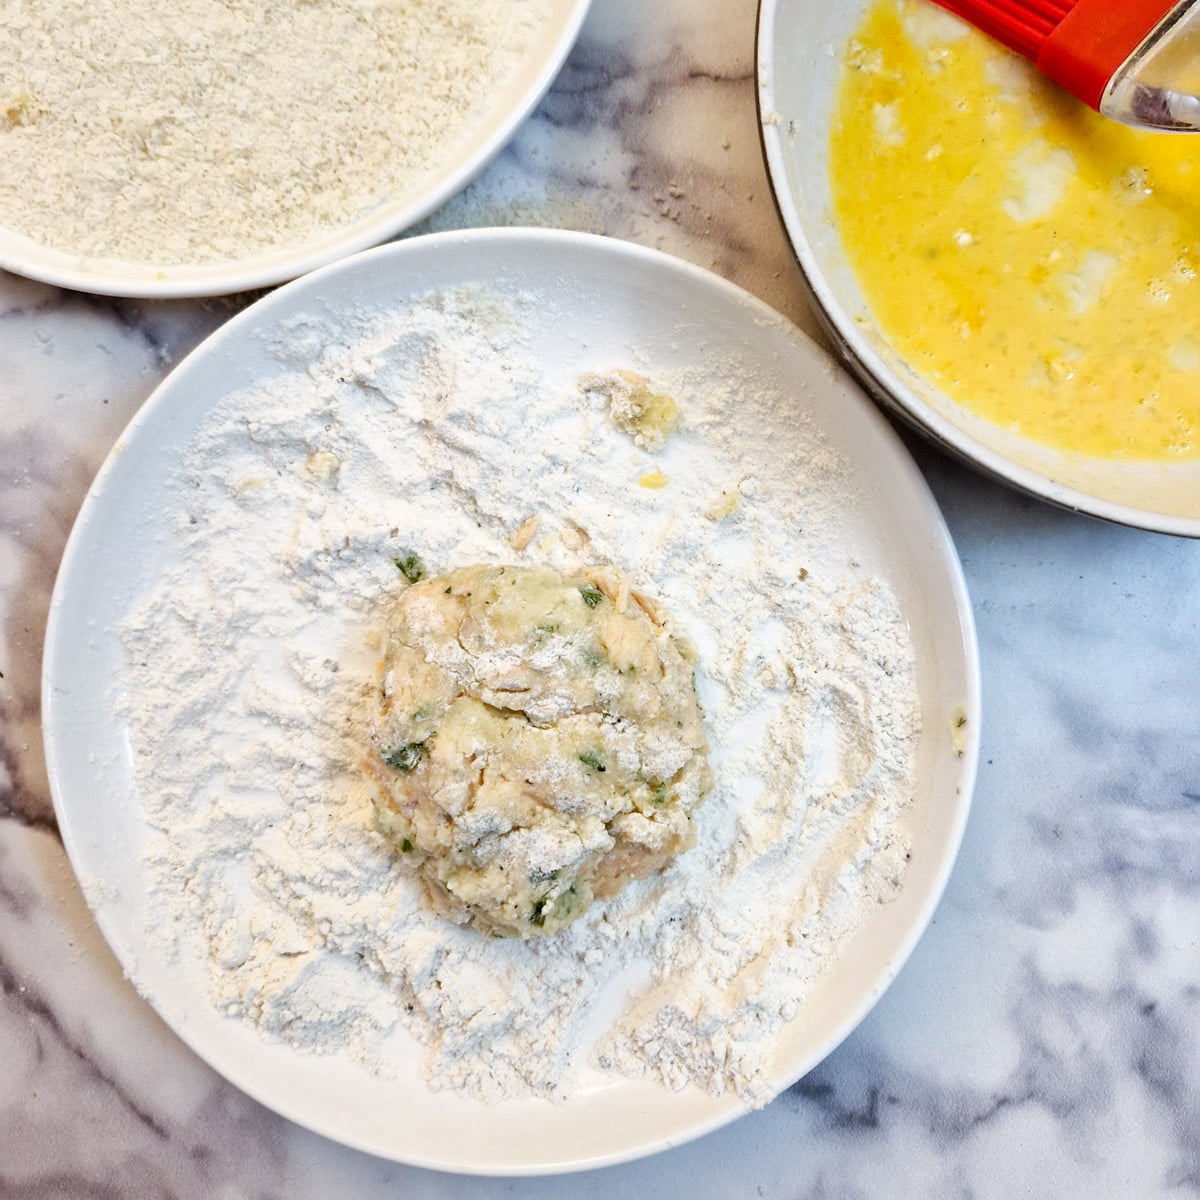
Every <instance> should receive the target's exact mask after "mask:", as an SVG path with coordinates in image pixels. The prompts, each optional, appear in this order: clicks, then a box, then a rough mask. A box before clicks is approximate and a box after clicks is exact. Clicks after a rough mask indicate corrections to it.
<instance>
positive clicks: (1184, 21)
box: [1039, 0, 1200, 133]
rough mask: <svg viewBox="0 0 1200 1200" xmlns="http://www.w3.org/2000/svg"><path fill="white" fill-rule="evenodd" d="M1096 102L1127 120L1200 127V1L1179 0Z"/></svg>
mask: <svg viewBox="0 0 1200 1200" xmlns="http://www.w3.org/2000/svg"><path fill="white" fill-rule="evenodd" d="M1039 66H1040V63H1039ZM1047 74H1049V72H1047ZM1052 78H1053V76H1052ZM1078 94H1079V93H1076V95H1078ZM1095 107H1097V108H1098V109H1099V110H1100V111H1101V112H1102V113H1103V114H1104V115H1105V116H1106V117H1111V118H1112V119H1113V120H1115V121H1122V122H1124V123H1125V124H1126V125H1138V126H1141V127H1143V128H1146V129H1162V130H1173V131H1176V132H1182V133H1200V4H1197V3H1196V2H1195V0H1180V3H1177V4H1175V5H1174V6H1173V7H1172V8H1171V10H1170V12H1168V13H1167V14H1166V16H1165V17H1164V18H1163V19H1162V20H1161V21H1160V22H1159V24H1158V25H1157V26H1156V27H1155V28H1154V29H1153V30H1152V31H1151V33H1150V34H1149V36H1148V37H1146V38H1145V39H1144V40H1143V41H1142V42H1141V44H1140V45H1138V46H1137V48H1136V49H1135V50H1134V51H1133V53H1132V54H1130V56H1129V57H1128V58H1127V59H1126V60H1125V62H1124V63H1123V64H1122V65H1121V66H1120V67H1118V68H1117V70H1116V71H1115V72H1113V74H1112V77H1111V78H1110V79H1109V80H1108V83H1107V85H1106V86H1105V87H1104V90H1103V92H1102V93H1101V95H1100V96H1099V99H1098V101H1097V102H1096V104H1095Z"/></svg>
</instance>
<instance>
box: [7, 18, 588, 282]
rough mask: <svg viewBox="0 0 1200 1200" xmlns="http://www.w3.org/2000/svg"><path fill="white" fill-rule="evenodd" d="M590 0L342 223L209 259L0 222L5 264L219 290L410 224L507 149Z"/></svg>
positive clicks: (46, 277) (323, 258)
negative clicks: (454, 133)
mask: <svg viewBox="0 0 1200 1200" xmlns="http://www.w3.org/2000/svg"><path fill="white" fill-rule="evenodd" d="M590 3H591V0H549V4H548V11H547V13H546V18H545V20H544V21H543V22H542V24H541V25H540V26H539V28H538V29H537V31H536V33H535V35H534V36H533V38H532V39H531V41H530V43H529V45H528V46H526V48H525V50H524V53H523V54H522V56H521V57H520V59H519V60H518V61H517V62H516V63H514V64H513V67H512V69H511V70H510V71H509V72H508V73H507V75H506V76H505V77H504V78H503V79H502V80H501V81H500V84H499V86H498V87H497V88H496V90H495V91H494V93H493V94H492V95H491V96H490V97H489V98H488V101H487V103H486V105H485V106H484V107H483V108H482V109H481V110H480V111H479V112H478V113H477V114H476V116H475V119H474V124H473V125H472V126H471V127H470V128H468V129H466V130H465V131H463V132H462V134H461V135H460V136H458V137H456V138H454V139H452V140H448V141H447V143H446V146H445V151H444V157H443V158H442V159H441V161H440V162H439V163H437V165H436V166H435V167H434V169H433V170H431V171H430V172H429V173H427V174H426V175H424V176H423V177H421V178H419V179H416V180H414V181H413V183H412V185H411V187H410V188H409V189H408V190H407V191H405V192H403V193H401V194H400V195H397V196H394V197H392V198H391V200H389V201H388V202H387V203H385V204H382V205H380V206H379V207H377V208H375V209H373V210H372V211H371V212H369V213H368V214H367V215H366V216H364V217H362V218H361V219H360V220H358V221H355V222H354V223H353V224H350V225H348V226H346V227H345V228H343V229H340V230H336V231H333V232H331V233H328V234H326V235H324V236H322V237H319V238H314V239H311V240H309V241H306V242H303V243H299V244H290V245H281V246H278V247H276V248H274V249H272V250H270V251H268V252H264V253H260V254H255V255H253V256H251V257H247V258H243V259H236V260H230V261H225V262H213V263H205V264H195V263H173V264H161V265H159V264H153V263H150V264H145V263H124V262H118V261H115V260H110V259H90V258H86V257H81V256H80V255H77V254H70V253H65V252H63V251H61V250H56V249H55V248H53V247H51V246H46V245H42V244H40V243H38V242H35V241H33V240H31V239H30V238H28V237H25V236H24V235H22V234H19V233H17V232H16V231H14V230H11V229H7V228H4V227H3V226H0V269H2V270H5V271H12V272H14V273H15V274H17V275H24V276H26V277H28V278H30V279H40V280H42V281H43V282H45V283H53V284H57V285H59V286H61V287H67V288H74V289H77V290H79V291H86V292H97V293H101V294H103V295H111V296H139V297H148V298H165V297H176V296H220V295H226V294H229V293H231V292H241V291H246V290H248V289H251V288H261V287H273V286H274V285H275V284H278V283H282V282H284V281H286V280H289V279H297V278H299V276H301V275H303V274H305V273H307V272H308V271H312V270H314V269H315V268H317V267H321V266H324V265H325V264H326V263H330V262H333V261H335V260H336V259H339V258H344V257H345V256H346V255H348V254H353V253H355V252H356V251H358V250H365V249H366V248H368V247H370V246H377V245H379V244H380V243H381V242H384V241H386V240H388V239H389V238H392V237H395V236H396V235H397V234H399V233H402V232H403V231H404V230H406V229H409V228H411V227H412V226H413V225H415V224H416V223H417V222H418V221H421V220H423V219H424V218H425V217H427V216H428V215H429V214H430V213H431V212H433V211H434V209H436V208H439V207H440V206H441V205H442V204H444V203H445V202H446V201H447V200H449V199H450V197H451V196H454V195H455V194H456V193H458V192H460V191H461V190H462V189H463V188H464V187H466V185H467V184H468V183H470V182H471V180H472V179H474V178H475V176H476V175H478V174H479V172H480V171H482V170H483V168H484V167H485V166H486V165H487V164H488V162H490V161H491V159H492V158H493V157H494V156H495V155H496V154H498V153H499V152H500V150H501V149H503V147H504V146H505V145H506V144H507V142H508V141H509V139H510V138H511V137H512V136H513V134H514V133H515V132H516V130H517V127H518V126H519V125H520V124H521V122H522V121H524V120H525V118H526V117H527V116H528V115H529V114H530V113H531V112H532V111H533V109H534V107H535V106H536V105H537V103H538V101H539V100H541V98H542V97H543V96H544V95H545V93H546V91H547V90H548V89H549V87H550V85H551V83H552V82H553V81H554V77H555V76H556V75H557V74H558V72H559V69H560V68H561V67H562V65H563V63H564V62H565V61H566V58H567V55H568V54H569V53H570V51H571V47H572V46H573V45H574V44H575V40H576V38H577V37H578V36H579V30H580V27H581V26H582V25H583V21H584V18H585V17H586V16H587V11H588V7H589V5H590Z"/></svg>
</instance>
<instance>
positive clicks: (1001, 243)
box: [758, 0, 1200, 537]
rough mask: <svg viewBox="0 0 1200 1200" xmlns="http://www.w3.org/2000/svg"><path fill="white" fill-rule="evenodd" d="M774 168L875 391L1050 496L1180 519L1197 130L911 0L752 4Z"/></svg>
mask: <svg viewBox="0 0 1200 1200" xmlns="http://www.w3.org/2000/svg"><path fill="white" fill-rule="evenodd" d="M758 38H759V44H758V71H759V106H760V117H761V122H762V130H763V142H764V148H765V152H766V158H767V166H768V170H769V173H770V176H771V181H772V186H773V188H774V190H775V196H776V200H777V203H778V205H779V210H780V214H781V216H782V219H783V222H784V225H785V226H786V228H787V232H788V236H789V238H790V239H791V242H792V245H793V247H794V248H795V252H796V256H797V259H798V261H799V264H800V267H801V270H802V271H803V273H804V276H805V278H806V280H807V282H808V285H809V288H810V290H811V292H812V297H813V300H814V302H815V307H816V309H817V313H818V316H819V317H820V319H821V321H822V323H823V324H824V326H825V328H826V330H827V332H828V333H829V335H830V337H831V338H832V339H833V341H834V342H835V343H836V345H837V347H838V349H839V350H840V351H841V353H842V355H843V356H844V358H845V359H846V360H847V362H848V363H849V365H850V366H851V368H852V369H853V370H854V371H855V372H856V373H857V375H858V376H859V377H860V379H861V380H862V381H863V382H864V383H865V384H866V386H867V387H868V389H869V390H870V391H871V392H872V394H873V395H874V396H875V397H876V399H878V400H879V401H880V402H882V403H883V404H884V405H885V406H886V407H887V408H888V409H889V410H890V411H892V412H893V413H896V414H898V415H899V416H901V417H903V418H904V419H906V420H907V421H909V422H911V423H912V424H914V425H916V426H917V427H918V428H919V429H921V430H922V431H924V432H925V433H926V434H927V435H929V436H930V437H932V438H933V439H934V440H935V441H937V442H938V443H939V444H941V445H942V446H943V447H945V448H947V449H951V450H953V451H955V452H957V453H958V454H960V455H962V456H963V457H965V458H966V459H968V460H969V461H971V462H973V463H974V464H976V465H977V466H978V467H980V468H982V469H983V470H985V471H987V472H989V473H991V474H993V475H996V476H998V477H1000V478H1002V479H1005V480H1007V481H1008V482H1009V483H1011V484H1013V485H1015V486H1017V487H1019V488H1021V489H1023V490H1025V491H1028V492H1031V493H1033V494H1035V495H1037V496H1040V497H1042V498H1043V499H1046V500H1049V501H1051V502H1053V503H1056V504H1060V505H1063V506H1065V507H1067V508H1071V509H1076V510H1079V511H1081V512H1086V513H1090V514H1092V515H1094V516H1098V517H1103V518H1106V519H1109V520H1113V521H1119V522H1123V523H1125V524H1130V525H1136V526H1140V527H1143V528H1146V529H1152V530H1158V531H1161V532H1164V533H1174V534H1182V535H1186V536H1191V537H1198V536H1200V278H1198V277H1197V273H1198V271H1200V187H1198V185H1200V138H1189V137H1187V136H1182V135H1170V134H1162V133H1146V132H1142V131H1135V130H1132V129H1128V128H1126V127H1124V126H1121V125H1118V124H1116V123H1114V122H1111V121H1108V120H1105V119H1104V118H1101V117H1100V116H1098V115H1097V114H1096V113H1094V112H1091V111H1090V110H1089V109H1086V108H1085V107H1084V106H1083V105H1081V104H1080V103H1079V102H1078V101H1076V100H1075V99H1074V98H1072V97H1071V96H1069V95H1067V94H1066V93H1064V92H1062V91H1060V90H1059V89H1057V88H1056V87H1054V86H1053V85H1052V84H1050V83H1048V82H1047V81H1045V80H1044V79H1042V77H1041V76H1039V75H1038V74H1037V72H1036V71H1035V70H1034V69H1033V67H1032V66H1031V65H1030V64H1029V63H1027V62H1025V61H1024V60H1023V59H1020V58H1018V57H1017V56H1016V55H1014V54H1011V53H1010V52H1008V51H1007V50H1005V49H1003V48H1002V47H1000V46H999V45H997V44H996V43H994V42H991V41H990V40H988V39H987V38H985V37H984V36H983V35H982V34H980V33H978V32H977V31H976V30H974V29H972V28H970V27H969V26H968V25H966V24H965V23H963V22H962V21H960V20H958V19H957V18H955V17H952V16H950V14H948V13H946V12H944V11H943V10H941V9H940V8H937V7H936V6H935V5H934V4H933V3H931V0H841V2H840V3H837V4H832V5H810V4H808V3H806V0H762V5H761V8H760V12H759V30H758Z"/></svg>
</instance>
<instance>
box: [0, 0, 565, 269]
mask: <svg viewBox="0 0 1200 1200" xmlns="http://www.w3.org/2000/svg"><path fill="white" fill-rule="evenodd" d="M2 11H3V18H2V19H0V153H2V154H3V158H4V164H5V169H4V171H3V172H2V173H0V225H4V226H7V227H8V228H10V229H12V230H15V231H16V232H18V233H21V234H24V235H25V236H26V237H29V238H32V239H33V240H34V241H36V242H38V243H41V244H42V245H46V246H49V247H51V248H52V249H55V250H59V251H62V252H63V253H67V254H81V255H86V256H91V257H95V258H101V259H117V260H122V261H127V262H136V263H154V264H160V265H164V266H166V265H171V264H180V263H209V262H217V261H222V260H230V259H241V258H246V257H249V256H252V255H256V254H261V253H264V252H266V251H268V250H269V249H271V248H272V247H280V246H285V247H286V246H293V245H297V244H302V243H306V242H310V241H314V240H316V239H319V238H322V237H328V236H330V235H332V234H334V233H336V232H339V231H340V230H341V229H342V228H344V227H345V226H347V225H349V224H351V223H353V222H355V221H357V220H359V219H360V218H362V217H365V216H366V215H368V214H369V213H370V212H371V211H372V210H373V209H375V208H376V207H377V206H379V205H381V204H383V203H385V202H388V201H393V200H397V199H399V198H401V197H404V196H406V195H409V194H411V192H412V190H413V189H414V188H416V187H418V186H419V184H420V182H421V180H422V179H423V178H425V177H426V176H427V175H428V174H429V173H430V172H434V171H437V170H439V169H440V168H441V167H442V166H443V164H445V163H446V162H448V161H449V160H450V159H451V158H452V157H453V156H454V155H455V154H456V153H458V152H459V150H460V148H461V147H462V145H463V144H464V142H465V141H466V139H467V138H468V137H469V136H470V135H471V134H472V132H474V130H475V129H476V127H477V126H478V122H479V120H480V115H481V114H482V113H483V112H484V110H485V108H486V106H487V104H488V102H489V101H490V100H491V99H492V98H493V97H494V95H495V94H496V92H497V90H498V89H499V88H500V87H501V86H502V85H504V84H505V83H506V81H507V79H508V78H509V77H510V76H511V75H512V73H513V71H514V69H515V67H516V65H517V63H518V62H519V60H520V58H521V55H522V54H523V53H524V52H525V50H526V49H527V48H528V47H529V46H530V44H531V43H532V40H533V38H534V35H535V33H536V30H537V29H538V27H539V26H540V25H541V23H542V22H543V21H544V19H545V16H546V13H547V11H548V3H547V0H439V2H438V3H437V4H427V3H416V2H415V0H304V2H303V3H300V2H298V0H89V2H88V3H86V4H80V3H78V0H5V3H4V5H3V6H2Z"/></svg>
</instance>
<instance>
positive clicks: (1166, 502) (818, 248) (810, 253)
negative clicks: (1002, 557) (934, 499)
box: [758, 0, 1200, 537]
mask: <svg viewBox="0 0 1200 1200" xmlns="http://www.w3.org/2000/svg"><path fill="white" fill-rule="evenodd" d="M872 3H873V0H835V2H834V3H832V4H813V3H811V0H761V5H760V8H759V14H758V103H759V117H760V127H761V130H762V139H763V147H764V150H765V153H766V160H767V170H768V172H769V174H770V177H771V183H772V187H773V189H774V192H775V199H776V203H777V204H778V206H779V212H780V216H781V217H782V219H783V223H784V226H785V227H786V229H787V233H788V237H789V238H790V239H791V243H792V246H793V248H794V249H795V252H796V257H797V259H798V261H799V264H800V269H801V271H802V272H803V273H804V276H805V279H806V280H807V282H808V286H809V289H810V291H811V294H812V300H813V304H814V307H815V309H816V312H817V315H818V317H819V319H820V320H821V322H822V324H823V325H824V327H825V329H826V331H827V332H828V334H829V336H830V338H831V339H832V340H833V342H834V343H835V345H836V346H837V348H838V350H839V351H840V353H841V354H842V356H843V357H844V359H845V361H846V363H847V365H848V366H849V367H850V369H851V370H852V371H853V372H854V374H855V375H856V376H857V377H858V378H859V380H860V381H861V382H862V383H863V384H864V386H865V387H866V388H867V390H868V391H869V392H870V393H871V394H872V395H873V396H874V397H875V398H876V399H877V400H879V401H880V402H881V403H882V404H883V405H884V406H885V407H886V408H888V409H889V410H890V411H891V412H893V413H895V414H897V415H898V416H900V417H902V418H904V419H905V420H907V421H908V422H910V423H911V424H912V425H914V426H916V427H917V428H918V429H920V430H921V431H922V432H924V433H925V434H927V435H928V436H929V437H930V438H932V439H933V440H934V441H935V442H937V443H939V444H940V445H942V446H943V447H944V448H946V449H948V450H951V451H953V452H955V453H957V454H958V455H960V456H961V457H963V458H964V459H966V460H967V461H969V462H971V463H973V464H975V466H977V467H979V468H981V469H982V470H984V471H986V472H988V473H989V474H991V475H994V476H996V477H998V478H1000V479H1003V480H1005V481H1007V482H1008V483H1010V484H1013V485H1015V486H1016V487H1018V488H1021V489H1022V490H1024V491H1026V492H1030V493H1032V494H1033V495H1035V496H1040V497H1041V498H1042V499H1044V500H1049V501H1051V502H1052V503H1054V504H1059V505H1062V506H1063V507H1064V508H1070V509H1075V510H1078V511H1079V512H1084V513H1089V514H1091V515H1092V516H1096V517H1103V518H1105V519H1107V520H1110V521H1119V522H1121V523H1122V524H1126V525H1135V526H1138V527H1140V528H1144V529H1152V530H1156V531H1158V532H1162V533H1174V534H1181V535H1184V536H1186V537H1200V462H1198V461H1192V462H1183V463H1150V462H1145V463H1143V462H1120V461H1116V460H1112V459H1105V458H1097V457H1094V456H1091V455H1087V454H1079V453H1066V452H1062V451H1058V450H1053V449H1050V448H1048V447H1046V446H1042V445H1039V444H1037V443H1036V442H1032V441H1030V440H1028V439H1026V438H1022V437H1019V436H1017V435H1015V434H1013V433H1011V432H1009V431H1008V430H1005V429H1002V428H1001V427H999V426H998V425H995V424H993V423H991V422H990V421H985V420H984V419H983V418H981V417H977V416H975V415H974V414H972V413H970V412H968V411H967V410H965V409H964V408H962V407H960V406H959V405H958V404H956V403H955V402H954V401H953V400H951V399H950V398H949V397H948V396H946V395H945V394H944V393H943V392H942V391H941V390H940V389H939V388H937V387H935V386H934V385H932V384H931V383H930V382H929V381H928V380H926V379H924V378H922V377H921V376H920V375H918V374H917V372H916V371H915V370H913V368H911V367H910V366H909V365H908V364H907V363H906V362H905V361H904V359H903V358H902V357H901V356H900V355H899V354H898V353H897V352H896V350H895V349H894V348H893V347H892V346H891V344H890V343H889V342H888V340H887V338H886V337H885V336H884V335H883V334H882V333H881V332H880V331H879V329H878V328H877V326H876V324H875V322H874V319H873V318H872V316H871V313H870V310H869V308H868V306H867V303H866V301H865V300H864V299H863V295H862V292H861V290H860V289H859V286H858V283H857V281H856V279H855V277H854V274H853V272H852V271H851V269H850V267H849V265H848V264H847V262H846V258H845V255H844V253H843V251H842V246H841V240H840V236H839V234H838V229H837V226H836V224H835V223H834V220H833V217H832V215H831V203H830V189H829V122H830V118H831V114H832V109H833V104H834V99H835V95H836V90H837V79H838V73H839V69H840V63H841V58H842V52H843V48H844V47H845V44H846V41H847V39H848V37H849V35H850V34H851V32H852V31H853V30H854V29H855V27H856V26H857V25H858V24H859V23H860V22H861V20H862V18H863V16H864V14H865V13H866V11H867V10H868V9H869V8H870V7H871V5H872Z"/></svg>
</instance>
